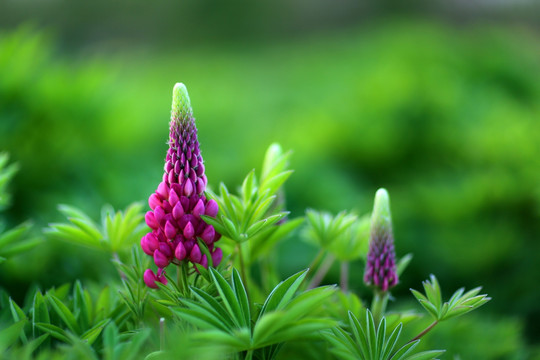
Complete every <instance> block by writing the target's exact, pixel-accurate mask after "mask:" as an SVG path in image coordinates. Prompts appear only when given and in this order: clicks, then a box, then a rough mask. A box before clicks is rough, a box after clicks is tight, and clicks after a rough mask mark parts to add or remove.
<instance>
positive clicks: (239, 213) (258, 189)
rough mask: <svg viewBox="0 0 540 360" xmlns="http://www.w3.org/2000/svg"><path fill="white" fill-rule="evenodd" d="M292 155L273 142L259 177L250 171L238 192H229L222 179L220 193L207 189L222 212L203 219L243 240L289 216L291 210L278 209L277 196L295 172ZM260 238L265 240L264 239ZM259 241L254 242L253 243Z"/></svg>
mask: <svg viewBox="0 0 540 360" xmlns="http://www.w3.org/2000/svg"><path fill="white" fill-rule="evenodd" d="M289 155H290V153H283V151H282V150H281V147H280V146H279V145H277V144H273V145H271V146H270V147H269V148H268V151H267V152H266V156H265V158H264V163H263V168H262V171H261V176H260V180H259V181H258V180H257V177H256V176H255V171H254V170H253V171H251V172H250V173H249V174H248V175H247V176H246V178H245V179H244V181H243V183H242V187H241V189H240V194H239V196H236V195H232V194H230V193H229V191H228V189H227V187H226V186H225V184H223V183H222V184H221V185H220V187H219V190H220V194H219V195H217V194H214V193H212V192H208V195H209V196H210V198H212V199H214V200H216V202H217V203H218V205H219V213H218V215H217V217H216V218H215V219H214V218H211V217H208V216H203V218H204V220H205V221H206V222H207V223H209V224H211V225H213V226H214V227H215V229H216V231H218V232H219V233H221V234H222V235H223V236H225V237H227V238H229V239H231V240H233V241H234V242H236V243H239V244H240V243H243V242H245V241H247V240H249V239H252V238H254V237H255V235H257V234H258V233H259V232H262V231H264V230H266V229H269V228H270V227H271V226H272V225H274V224H276V223H277V222H278V221H280V220H281V219H283V218H284V217H285V216H287V215H288V214H289V212H287V211H279V208H280V206H281V205H280V204H279V203H278V202H277V201H276V199H277V197H278V192H279V190H280V188H281V186H282V185H283V183H284V182H285V181H286V180H287V179H288V178H289V176H290V175H291V173H292V171H291V170H287V163H288V158H289ZM272 207H274V209H273V208H272ZM275 209H276V210H278V211H275ZM259 242H261V243H264V242H265V241H264V240H263V239H261V240H259ZM256 245H257V244H253V246H254V247H256ZM270 246H271V245H270Z"/></svg>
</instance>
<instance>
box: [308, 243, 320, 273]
mask: <svg viewBox="0 0 540 360" xmlns="http://www.w3.org/2000/svg"><path fill="white" fill-rule="evenodd" d="M323 255H324V250H323V249H320V250H319V252H318V253H317V255H316V256H315V259H313V261H312V262H311V264H309V266H308V269H309V270H308V275H309V273H310V272H311V271H313V269H315V266H317V265H318V264H319V262H320V261H321V259H322V256H323Z"/></svg>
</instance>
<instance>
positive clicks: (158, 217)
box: [154, 206, 165, 225]
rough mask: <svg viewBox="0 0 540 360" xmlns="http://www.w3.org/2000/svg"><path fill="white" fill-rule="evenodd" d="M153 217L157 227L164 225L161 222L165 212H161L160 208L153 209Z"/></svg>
mask: <svg viewBox="0 0 540 360" xmlns="http://www.w3.org/2000/svg"><path fill="white" fill-rule="evenodd" d="M154 217H155V218H156V221H157V222H158V224H159V225H161V224H164V221H163V220H165V210H163V208H162V207H161V206H157V207H156V208H155V209H154Z"/></svg>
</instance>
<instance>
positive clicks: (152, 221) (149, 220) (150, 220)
mask: <svg viewBox="0 0 540 360" xmlns="http://www.w3.org/2000/svg"><path fill="white" fill-rule="evenodd" d="M144 220H145V222H146V225H148V226H149V227H151V228H152V229H154V230H156V229H157V228H159V223H158V222H157V221H156V217H155V215H154V213H153V212H151V211H148V212H147V213H146V215H144Z"/></svg>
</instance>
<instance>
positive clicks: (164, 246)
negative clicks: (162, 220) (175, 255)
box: [158, 242, 172, 258]
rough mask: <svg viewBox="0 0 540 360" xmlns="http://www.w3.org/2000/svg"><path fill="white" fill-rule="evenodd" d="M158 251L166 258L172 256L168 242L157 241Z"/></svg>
mask: <svg viewBox="0 0 540 360" xmlns="http://www.w3.org/2000/svg"><path fill="white" fill-rule="evenodd" d="M158 249H159V251H160V252H161V253H162V254H163V255H165V256H166V257H168V258H171V257H172V250H171V247H170V245H169V243H168V242H161V243H159V248H158Z"/></svg>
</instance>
